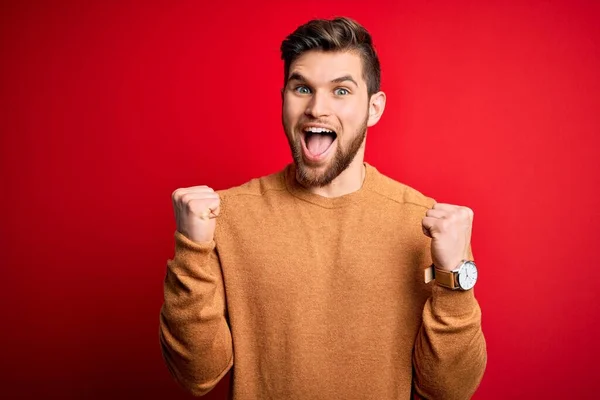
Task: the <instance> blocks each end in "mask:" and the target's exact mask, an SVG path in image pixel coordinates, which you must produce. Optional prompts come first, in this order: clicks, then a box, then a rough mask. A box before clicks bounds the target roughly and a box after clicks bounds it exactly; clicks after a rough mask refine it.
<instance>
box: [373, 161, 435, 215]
mask: <svg viewBox="0 0 600 400" xmlns="http://www.w3.org/2000/svg"><path fill="white" fill-rule="evenodd" d="M367 168H369V169H370V171H369V172H370V173H371V174H372V178H373V179H372V184H371V185H370V187H369V189H370V191H371V192H373V193H374V194H375V195H376V196H378V197H380V198H382V199H385V200H387V201H390V202H394V203H398V204H402V205H412V206H415V207H422V208H426V209H429V208H431V207H432V206H433V205H434V204H435V203H436V200H435V199H434V198H432V197H430V196H427V195H425V194H423V193H422V192H420V191H419V190H417V189H416V188H414V187H411V186H409V185H407V184H405V183H402V182H399V181H397V180H395V179H393V178H391V177H389V176H387V175H384V174H383V173H381V172H379V171H378V170H377V168H375V167H374V166H372V165H369V164H367Z"/></svg>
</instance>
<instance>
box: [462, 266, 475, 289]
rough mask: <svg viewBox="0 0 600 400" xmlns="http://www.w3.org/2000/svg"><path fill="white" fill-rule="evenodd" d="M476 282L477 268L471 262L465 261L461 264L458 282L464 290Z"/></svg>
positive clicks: (470, 287)
mask: <svg viewBox="0 0 600 400" xmlns="http://www.w3.org/2000/svg"><path fill="white" fill-rule="evenodd" d="M475 282H477V268H476V267H475V264H474V263H472V262H467V263H465V264H464V265H463V267H462V268H461V270H460V272H459V273H458V284H459V285H460V287H461V288H462V289H464V290H469V289H472V288H473V286H475Z"/></svg>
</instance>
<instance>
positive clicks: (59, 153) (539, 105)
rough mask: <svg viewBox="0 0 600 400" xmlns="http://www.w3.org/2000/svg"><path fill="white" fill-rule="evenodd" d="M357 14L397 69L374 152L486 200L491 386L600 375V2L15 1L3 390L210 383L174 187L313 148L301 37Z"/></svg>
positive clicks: (380, 161) (7, 69)
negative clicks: (180, 249)
mask: <svg viewBox="0 0 600 400" xmlns="http://www.w3.org/2000/svg"><path fill="white" fill-rule="evenodd" d="M109 3H110V4H109ZM334 15H347V16H350V17H354V18H356V19H358V20H359V21H360V22H362V23H363V24H364V25H365V26H366V27H367V28H368V29H369V30H370V31H371V32H372V34H373V36H374V39H375V43H376V46H377V49H378V51H379V53H380V57H381V62H382V65H383V89H384V90H385V91H386V92H387V95H388V106H387V110H386V112H385V114H384V116H383V119H382V121H381V122H380V123H379V124H378V125H377V126H376V127H374V128H373V129H372V130H370V131H369V139H368V146H367V155H366V158H367V161H369V162H370V163H372V164H374V165H375V166H376V167H378V168H379V169H380V170H381V171H382V172H384V173H386V174H388V175H390V176H392V177H394V178H395V179H397V180H399V181H402V182H404V183H406V184H409V185H411V186H413V187H415V188H416V189H418V190H420V191H422V192H424V193H426V194H428V195H430V196H433V197H435V198H436V199H438V201H442V202H450V203H455V204H462V205H468V206H470V207H471V208H473V209H474V210H475V221H474V230H473V235H474V236H473V250H474V254H475V258H476V260H477V261H478V264H479V267H480V282H479V283H478V288H479V289H478V292H477V294H478V298H479V300H480V303H481V307H482V310H483V328H484V332H485V334H486V337H487V341H488V351H489V364H488V368H487V371H486V375H485V377H484V380H483V382H482V384H481V387H480V389H479V391H478V392H477V394H476V396H475V398H476V399H509V398H510V399H526V398H561V399H563V398H578V399H583V398H589V399H591V398H592V397H594V395H596V393H595V392H597V382H598V378H600V376H599V372H598V371H599V369H598V368H597V361H598V357H599V356H600V345H599V342H598V340H596V339H597V338H598V336H600V323H599V321H598V318H599V317H600V313H599V308H598V294H597V293H598V285H599V280H600V272H599V271H600V267H599V266H598V255H597V248H598V247H597V241H598V239H599V238H600V237H599V236H600V235H599V234H598V224H599V222H600V218H599V216H600V215H599V210H600V207H599V205H600V204H599V202H598V197H597V196H598V188H599V184H600V179H599V178H600V173H599V168H598V153H599V151H598V149H599V145H600V141H599V136H600V113H599V110H600V79H599V71H600V24H598V20H599V18H600V7H599V3H598V2H592V1H590V2H576V1H552V2H549V1H536V2H533V1H529V2H521V1H520V2H513V3H512V4H511V3H509V2H488V1H486V2H458V1H456V2H441V1H428V2H391V1H390V2H389V3H388V2H385V3H384V2H377V1H368V2H348V1H338V2H334V1H325V2H320V1H305V2H302V3H291V2H289V3H287V2H281V4H268V3H262V2H252V3H251V4H246V2H242V1H239V2H214V3H213V2H211V3H210V4H204V3H202V2H173V1H162V2H158V1H154V2H104V1H97V2H78V1H73V2H63V1H60V2H59V1H54V2H38V3H35V2H18V1H4V2H2V5H1V6H0V60H1V61H0V72H1V75H0V85H1V86H0V89H1V96H0V99H1V100H0V101H1V107H0V130H1V138H0V140H1V142H0V144H1V147H0V167H1V169H0V173H1V176H0V178H1V183H0V185H1V191H2V195H1V196H0V198H1V202H2V224H1V226H0V229H1V230H0V234H1V242H0V246H1V248H0V251H1V258H0V263H1V265H2V266H1V268H2V290H1V291H0V293H1V294H0V296H2V297H1V300H2V314H1V321H2V322H1V326H2V329H0V343H2V357H1V360H2V362H1V363H0V368H1V371H0V381H1V384H0V394H1V395H0V397H2V398H6V399H7V398H42V397H51V398H63V399H67V398H73V399H75V398H77V399H83V398H85V399H95V398H98V399H100V398H105V399H108V398H110V399H116V398H140V399H141V398H148V399H150V398H170V399H184V398H188V396H187V395H186V394H185V393H183V392H182V391H181V389H179V387H178V386H177V385H176V384H175V383H174V382H173V381H172V379H171V378H170V376H169V375H168V373H167V370H166V367H165V366H164V364H163V362H162V359H161V355H160V348H159V344H158V328H157V327H158V313H159V309H160V306H161V303H162V280H163V277H164V274H165V263H166V260H167V259H168V258H169V257H171V256H172V251H173V241H172V239H173V237H172V235H173V230H174V221H173V216H172V209H171V199H170V195H171V192H172V191H173V190H174V189H175V188H177V187H180V186H191V185H197V184H207V185H211V186H213V187H214V188H218V189H221V188H225V187H229V186H232V185H237V184H240V183H243V182H245V181H247V180H249V179H250V178H253V177H256V176H260V175H264V174H267V173H270V172H273V171H275V170H277V169H279V168H281V167H282V166H283V165H284V164H285V163H287V162H289V161H290V160H291V158H290V156H289V151H288V148H287V143H286V141H285V138H284V135H283V132H282V129H281V126H280V94H279V89H280V87H281V82H282V65H281V62H280V60H279V53H278V48H279V44H280V41H281V40H282V39H283V38H284V36H285V35H286V34H287V33H289V32H291V31H292V30H293V29H294V28H295V27H296V26H297V25H299V24H301V23H303V22H305V21H306V20H308V19H310V18H313V17H332V16H334ZM229 379H230V377H229V376H227V377H226V379H225V380H224V381H222V382H221V383H220V384H219V386H218V387H217V388H215V389H214V391H213V392H211V393H210V394H209V395H208V396H207V398H208V399H224V398H225V397H226V393H227V390H228V388H227V384H228V381H229Z"/></svg>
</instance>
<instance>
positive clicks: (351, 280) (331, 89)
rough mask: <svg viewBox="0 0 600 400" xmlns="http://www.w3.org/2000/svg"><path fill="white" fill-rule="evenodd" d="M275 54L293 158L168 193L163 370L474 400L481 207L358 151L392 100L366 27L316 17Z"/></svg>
mask: <svg viewBox="0 0 600 400" xmlns="http://www.w3.org/2000/svg"><path fill="white" fill-rule="evenodd" d="M281 50H282V58H283V60H284V71H285V72H284V88H283V90H282V104H283V106H282V123H283V128H284V130H285V134H286V136H287V139H288V141H289V144H290V148H291V152H292V156H293V160H294V162H293V163H291V164H290V165H288V166H287V167H286V168H285V169H283V170H281V171H279V172H277V173H274V174H272V175H269V176H266V177H262V178H260V179H253V180H251V181H250V182H248V183H246V184H244V185H241V186H239V187H235V188H231V189H228V190H223V191H220V192H215V191H213V189H211V188H209V187H206V186H195V187H189V188H182V189H178V190H176V191H175V192H174V193H173V206H174V211H175V216H176V225H177V231H176V232H175V256H174V258H173V259H172V260H169V262H168V268H167V275H166V278H165V282H164V292H165V293H164V295H165V299H164V305H163V307H162V310H161V314H160V317H161V318H160V342H161V346H162V352H163V355H164V359H165V361H166V365H167V366H168V368H169V371H170V372H171V374H172V375H173V376H174V377H175V379H176V380H177V381H178V382H179V383H180V384H181V385H182V386H184V387H185V388H187V389H188V390H189V391H190V392H191V393H193V394H195V395H204V394H206V393H207V392H209V391H210V390H211V389H212V388H213V387H214V386H215V385H216V384H217V383H218V382H219V380H220V379H221V378H222V377H223V376H224V375H225V374H226V373H227V372H228V371H229V370H230V369H231V368H233V374H232V381H231V383H232V390H231V395H232V397H233V399H236V400H246V399H253V400H254V399H286V400H292V399H302V400H310V399H342V400H351V399H357V400H358V399H360V400H365V399H377V400H387V399H409V398H411V396H413V397H415V398H427V399H467V398H469V397H471V395H472V394H473V393H474V392H475V390H476V388H477V386H478V385H479V383H480V380H481V378H482V376H483V372H484V370H485V365H486V357H487V353H486V345H485V339H484V336H483V333H482V330H481V311H480V308H479V305H478V302H477V300H476V299H475V296H474V293H473V289H472V286H473V284H474V282H475V280H476V272H477V270H476V267H475V264H474V262H473V259H472V253H471V246H470V239H471V226H472V220H473V212H472V211H471V210H470V209H469V208H467V207H462V206H457V205H451V204H443V203H436V202H435V201H434V200H433V199H431V198H429V197H426V196H424V195H423V194H421V193H419V192H418V191H416V190H414V189H412V188H410V187H408V186H406V185H404V184H401V183H399V182H396V181H393V180H392V179H390V178H388V177H385V176H384V175H382V174H381V173H379V172H378V171H377V169H376V168H375V167H373V166H371V165H370V164H368V163H365V162H364V151H365V137H366V133H367V129H368V127H371V126H373V125H375V124H376V123H377V121H378V120H379V119H380V117H381V115H382V113H383V111H384V108H385V100H386V97H385V94H384V93H383V92H382V91H380V87H379V86H380V84H379V82H380V68H379V61H378V59H377V55H376V54H375V51H374V50H373V46H372V42H371V37H370V35H369V33H368V32H367V31H366V30H365V29H364V28H363V27H362V26H360V25H359V24H358V23H356V22H355V21H352V20H350V19H345V18H338V19H334V20H331V21H329V20H315V21H311V22H309V23H307V24H306V25H303V26H301V27H299V28H298V29H297V30H296V31H295V32H294V33H293V34H291V35H290V36H288V37H287V38H286V40H284V42H283V43H282V46H281ZM432 264H433V267H432V268H429V267H430V266H432ZM457 269H458V271H457ZM452 271H454V272H452ZM431 272H435V274H434V276H433V277H434V278H435V279H434V280H433V281H430V278H431V276H430V277H429V278H428V279H426V278H425V276H426V275H427V273H430V274H431Z"/></svg>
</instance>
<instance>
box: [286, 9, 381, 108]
mask: <svg viewBox="0 0 600 400" xmlns="http://www.w3.org/2000/svg"><path fill="white" fill-rule="evenodd" d="M280 50H281V59H282V60H283V61H284V80H283V83H284V86H285V85H286V84H287V80H288V77H289V72H290V65H291V64H292V63H293V62H294V61H295V60H296V59H297V58H298V57H300V56H301V55H302V54H304V53H305V52H307V51H310V50H320V51H328V52H329V51H331V52H335V51H350V52H352V51H354V52H356V53H358V55H359V56H360V57H361V60H362V66H363V79H364V80H365V82H366V83H367V91H368V94H369V97H370V96H371V95H373V94H374V93H377V92H378V91H379V88H380V85H381V67H380V65H379V58H378V56H377V53H376V51H375V48H374V46H373V40H372V38H371V34H370V33H369V32H368V31H367V30H366V29H365V28H364V27H363V26H362V25H360V24H359V23H358V22H356V21H355V20H353V19H350V18H347V17H337V18H334V19H332V20H327V19H314V20H311V21H309V22H307V23H305V24H304V25H301V26H299V27H298V28H297V29H296V30H295V31H294V32H293V33H291V34H290V35H289V36H287V37H286V38H285V39H284V40H283V42H282V43H281V48H280Z"/></svg>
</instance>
